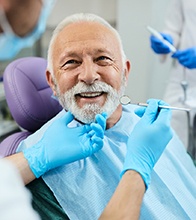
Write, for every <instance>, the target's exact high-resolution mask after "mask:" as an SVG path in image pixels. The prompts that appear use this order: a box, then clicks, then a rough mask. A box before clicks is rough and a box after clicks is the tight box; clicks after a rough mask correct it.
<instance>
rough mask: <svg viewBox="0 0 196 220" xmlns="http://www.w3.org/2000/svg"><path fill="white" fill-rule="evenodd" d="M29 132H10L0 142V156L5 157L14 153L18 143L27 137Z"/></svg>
mask: <svg viewBox="0 0 196 220" xmlns="http://www.w3.org/2000/svg"><path fill="white" fill-rule="evenodd" d="M30 134H31V133H30V132H28V131H21V132H17V133H14V134H11V135H10V136H8V137H7V138H5V139H4V140H3V141H2V142H1V143H0V156H1V157H6V156H9V155H12V154H15V153H16V150H17V148H18V145H19V144H20V142H21V141H22V140H24V139H25V138H27V137H28V136H29V135H30Z"/></svg>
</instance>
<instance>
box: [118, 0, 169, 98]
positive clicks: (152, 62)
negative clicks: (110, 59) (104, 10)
mask: <svg viewBox="0 0 196 220" xmlns="http://www.w3.org/2000/svg"><path fill="white" fill-rule="evenodd" d="M168 2H169V0H164V1H163V0H148V1H146V0H118V3H117V28H118V30H119V32H120V34H121V36H122V40H123V43H124V48H125V53H126V54H127V57H128V58H129V59H130V60H131V63H132V70H131V74H130V78H129V85H128V88H127V90H126V92H127V94H128V95H130V97H131V99H132V100H133V101H134V102H141V101H146V99H148V98H162V96H163V93H164V89H165V85H166V81H167V80H168V75H169V65H168V64H164V65H162V64H160V62H159V59H158V56H157V55H155V54H154V53H153V52H152V50H151V49H150V44H149V36H150V34H149V33H148V31H147V30H146V26H147V25H151V26H152V27H154V28H156V29H157V30H161V28H162V27H163V19H164V16H165V11H166V6H167V4H168Z"/></svg>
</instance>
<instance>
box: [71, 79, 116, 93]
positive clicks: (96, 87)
mask: <svg viewBox="0 0 196 220" xmlns="http://www.w3.org/2000/svg"><path fill="white" fill-rule="evenodd" d="M111 88H112V87H111V86H110V85H108V84H107V83H104V82H95V83H94V84H92V85H86V84H85V83H83V82H79V83H78V84H77V85H75V86H74V87H73V88H72V91H73V94H74V95H77V94H80V93H87V92H106V93H107V92H109V91H110V90H111Z"/></svg>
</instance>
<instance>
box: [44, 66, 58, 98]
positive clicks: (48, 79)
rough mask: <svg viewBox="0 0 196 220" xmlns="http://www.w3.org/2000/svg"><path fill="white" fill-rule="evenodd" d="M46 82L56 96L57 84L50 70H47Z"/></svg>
mask: <svg viewBox="0 0 196 220" xmlns="http://www.w3.org/2000/svg"><path fill="white" fill-rule="evenodd" d="M46 80H47V82H48V84H49V86H50V87H51V89H52V91H53V94H54V95H56V89H55V83H54V80H53V76H52V74H51V72H50V71H48V70H46Z"/></svg>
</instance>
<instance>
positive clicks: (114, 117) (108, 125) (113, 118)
mask: <svg viewBox="0 0 196 220" xmlns="http://www.w3.org/2000/svg"><path fill="white" fill-rule="evenodd" d="M121 116H122V105H119V106H118V107H117V109H116V110H115V112H114V113H113V114H112V115H111V116H110V117H109V118H108V119H107V122H106V129H109V128H111V127H113V126H114V125H115V124H116V123H117V122H118V121H119V120H120V118H121Z"/></svg>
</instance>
